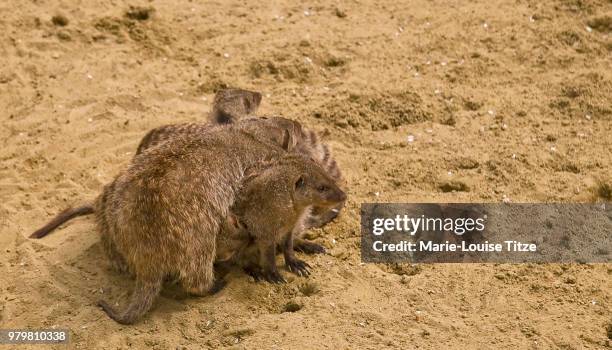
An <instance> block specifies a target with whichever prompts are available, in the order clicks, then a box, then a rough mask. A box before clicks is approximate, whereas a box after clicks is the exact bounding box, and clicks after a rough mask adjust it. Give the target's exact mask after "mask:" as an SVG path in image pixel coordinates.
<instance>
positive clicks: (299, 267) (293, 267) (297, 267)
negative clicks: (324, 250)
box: [285, 259, 310, 277]
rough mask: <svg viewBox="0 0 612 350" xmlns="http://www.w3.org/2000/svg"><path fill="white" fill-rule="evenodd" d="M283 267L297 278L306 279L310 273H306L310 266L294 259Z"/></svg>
mask: <svg viewBox="0 0 612 350" xmlns="http://www.w3.org/2000/svg"><path fill="white" fill-rule="evenodd" d="M285 265H287V269H289V271H291V272H293V273H295V274H296V275H298V276H302V277H308V276H309V275H310V271H308V268H310V265H308V264H307V263H306V262H305V261H302V260H299V259H295V260H292V261H287V262H286V263H285Z"/></svg>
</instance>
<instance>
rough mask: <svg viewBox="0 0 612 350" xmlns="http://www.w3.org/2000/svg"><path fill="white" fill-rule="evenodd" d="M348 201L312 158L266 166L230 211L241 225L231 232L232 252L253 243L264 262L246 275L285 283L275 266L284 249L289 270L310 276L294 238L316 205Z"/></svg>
mask: <svg viewBox="0 0 612 350" xmlns="http://www.w3.org/2000/svg"><path fill="white" fill-rule="evenodd" d="M345 200H346V195H345V194H344V192H343V191H342V190H341V189H340V188H339V187H338V186H337V185H336V182H335V181H334V179H332V178H331V177H330V176H329V175H328V174H327V173H326V172H325V171H324V170H323V169H321V168H320V166H319V165H318V164H316V163H315V162H313V161H312V160H310V159H307V158H304V157H303V156H300V155H289V156H286V157H281V158H279V159H275V160H273V161H270V162H264V163H261V164H259V165H258V166H257V167H255V168H253V169H251V170H250V171H249V174H248V175H247V176H246V178H245V180H243V183H242V185H241V190H240V192H239V195H238V197H237V199H236V202H235V203H234V205H233V206H232V208H231V213H232V215H235V216H236V218H237V219H238V220H239V221H240V224H237V225H235V226H234V227H235V228H236V229H235V230H230V231H231V232H233V236H232V243H233V244H234V245H233V248H236V247H237V246H239V249H238V251H235V253H237V254H240V252H239V250H243V249H246V248H247V247H248V246H249V245H252V244H251V243H254V246H255V247H257V248H258V250H259V257H260V258H259V264H258V266H257V265H255V266H247V268H246V269H247V272H249V273H250V274H251V275H253V276H254V277H255V278H256V279H266V280H267V281H269V282H273V283H280V282H285V280H284V279H283V277H282V276H281V275H280V274H279V272H278V270H277V268H276V263H275V256H276V247H277V246H278V245H280V247H281V251H282V252H283V255H284V258H285V265H286V266H287V268H288V269H289V271H291V272H293V273H296V274H297V275H300V276H307V275H309V271H308V269H307V267H308V264H306V263H305V262H304V261H302V260H299V259H297V258H296V257H295V254H294V251H293V243H294V238H295V237H296V235H299V234H300V233H301V232H302V231H303V229H304V228H305V227H306V220H307V219H308V217H309V215H310V210H311V209H312V207H313V206H317V207H320V208H330V207H333V206H335V205H337V204H338V203H341V202H344V201H345ZM245 232H248V233H246V234H245ZM224 234H225V235H226V234H227V232H223V233H221V234H220V236H221V235H224ZM245 236H248V237H245ZM241 240H242V244H240V241H241ZM217 242H219V239H217ZM219 246H220V247H221V246H222V244H219ZM220 249H221V248H220Z"/></svg>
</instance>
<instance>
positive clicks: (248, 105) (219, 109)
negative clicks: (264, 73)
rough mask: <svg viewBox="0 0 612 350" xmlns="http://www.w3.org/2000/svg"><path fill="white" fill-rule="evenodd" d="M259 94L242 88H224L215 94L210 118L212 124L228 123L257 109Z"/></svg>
mask: <svg viewBox="0 0 612 350" xmlns="http://www.w3.org/2000/svg"><path fill="white" fill-rule="evenodd" d="M260 103H261V94H260V93H259V92H255V91H249V90H243V89H224V90H220V91H218V92H217V93H216V94H215V99H214V101H213V110H212V112H211V113H210V116H209V117H210V120H211V122H212V123H213V124H229V123H233V122H235V121H237V120H239V119H241V118H244V117H246V116H249V115H251V114H253V113H255V112H256V111H257V108H259V104H260Z"/></svg>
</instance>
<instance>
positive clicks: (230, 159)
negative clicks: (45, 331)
mask: <svg viewBox="0 0 612 350" xmlns="http://www.w3.org/2000/svg"><path fill="white" fill-rule="evenodd" d="M217 128H218V130H214V131H213V132H209V133H204V134H201V135H199V136H197V137H177V138H174V139H172V140H170V141H169V142H167V143H164V144H163V146H161V145H160V146H159V147H152V148H149V149H147V150H146V151H144V152H143V153H142V154H140V155H139V156H136V157H135V158H134V159H133V161H132V164H131V165H130V166H129V167H128V169H127V170H126V171H124V172H123V173H121V174H120V175H119V176H117V178H116V179H115V181H113V182H112V183H111V184H109V185H107V186H106V187H105V188H104V191H103V193H102V194H101V195H100V196H99V197H98V199H97V200H96V204H95V214H96V221H97V224H98V228H99V231H100V233H101V235H102V241H103V246H104V248H105V250H106V253H107V255H109V257H110V258H111V259H115V261H114V264H115V265H116V266H118V267H119V269H120V270H124V271H129V272H130V273H132V274H133V275H134V276H135V278H136V288H135V291H134V292H133V295H132V297H131V300H130V303H129V304H128V306H127V307H126V308H125V309H124V310H123V311H116V310H115V309H113V308H112V307H110V306H109V305H108V304H107V303H106V302H104V301H102V302H100V305H101V306H102V307H103V309H104V310H105V311H106V312H107V314H108V315H109V316H110V317H111V318H113V319H114V320H116V321H117V322H119V323H126V324H129V323H133V322H135V321H136V320H138V319H139V318H140V317H141V316H142V315H143V314H144V313H145V312H146V311H147V310H148V309H149V308H150V307H151V305H152V300H154V299H155V296H156V295H157V294H158V293H159V290H160V288H161V283H162V282H163V280H164V279H165V278H166V277H168V276H176V277H177V279H178V281H179V283H180V284H181V285H182V286H183V288H184V289H185V290H186V291H188V292H190V293H192V294H195V295H204V294H207V293H208V292H209V291H210V290H211V289H213V286H214V284H215V277H214V272H213V263H214V261H215V259H216V257H217V253H216V236H217V234H218V233H219V232H220V230H221V229H222V228H223V227H224V225H227V221H226V220H227V218H228V217H231V215H232V213H231V212H230V206H231V205H232V204H233V203H234V201H235V198H236V194H237V192H238V190H239V184H240V183H241V182H242V179H243V178H244V176H245V174H246V173H247V171H248V170H249V169H250V168H252V167H253V166H255V165H256V164H259V163H261V162H266V161H270V160H271V159H280V158H282V157H288V156H289V154H288V153H287V152H285V151H283V150H282V149H281V148H279V147H277V146H275V145H273V144H270V143H266V142H262V141H260V140H258V139H256V138H254V137H253V136H251V135H250V134H248V133H246V132H244V131H242V130H240V128H239V127H235V126H228V127H217ZM236 140H240V142H236Z"/></svg>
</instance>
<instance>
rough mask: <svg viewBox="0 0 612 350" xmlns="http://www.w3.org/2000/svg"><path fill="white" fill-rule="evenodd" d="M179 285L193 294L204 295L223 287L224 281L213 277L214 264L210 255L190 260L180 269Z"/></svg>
mask: <svg viewBox="0 0 612 350" xmlns="http://www.w3.org/2000/svg"><path fill="white" fill-rule="evenodd" d="M181 276H182V277H181V285H182V286H183V289H185V291H186V292H188V293H189V294H192V295H195V296H205V295H209V294H214V293H217V292H218V291H220V290H221V289H223V287H225V281H223V280H222V279H220V278H215V271H214V264H213V259H212V257H211V258H210V259H205V258H204V257H203V256H200V259H197V260H195V261H191V262H190V263H189V264H188V266H186V267H185V268H183V271H181Z"/></svg>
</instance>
